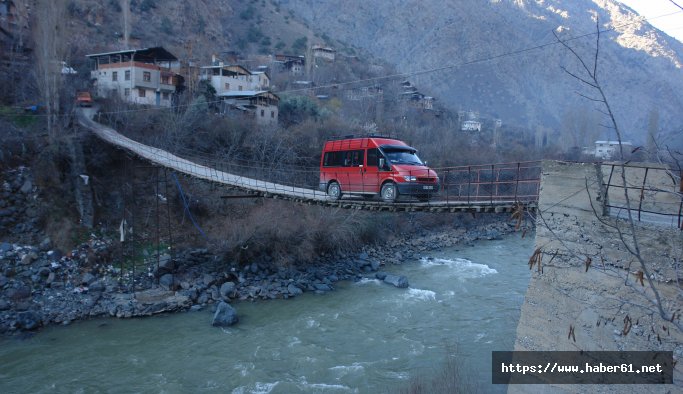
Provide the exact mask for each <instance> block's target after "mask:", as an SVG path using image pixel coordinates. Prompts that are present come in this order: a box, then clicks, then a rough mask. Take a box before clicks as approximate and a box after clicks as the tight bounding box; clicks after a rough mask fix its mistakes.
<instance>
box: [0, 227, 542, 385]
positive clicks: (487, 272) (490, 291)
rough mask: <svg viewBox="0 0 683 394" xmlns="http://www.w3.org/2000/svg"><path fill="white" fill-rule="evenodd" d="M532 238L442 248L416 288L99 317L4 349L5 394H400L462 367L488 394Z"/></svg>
mask: <svg viewBox="0 0 683 394" xmlns="http://www.w3.org/2000/svg"><path fill="white" fill-rule="evenodd" d="M532 245H533V240H532V238H531V237H529V238H526V239H520V235H519V234H513V235H511V236H509V237H507V238H506V239H504V240H498V241H480V242H478V243H476V244H475V245H474V246H472V247H467V246H463V247H460V248H457V249H456V248H449V249H443V250H440V251H436V252H428V253H426V254H425V257H423V258H421V259H419V260H416V261H411V262H406V263H405V264H403V265H400V266H388V267H383V269H385V270H386V271H387V272H391V273H395V274H402V275H406V276H407V277H408V278H409V280H410V287H409V288H408V289H398V288H395V287H393V286H390V285H387V284H384V283H380V282H379V281H377V280H374V279H364V280H362V281H360V282H356V283H350V282H343V283H338V284H337V286H336V290H335V291H333V292H331V293H326V294H323V295H317V294H308V293H307V294H304V295H302V296H300V297H296V298H294V299H289V300H273V301H263V302H253V303H252V302H242V303H234V304H233V306H235V308H236V309H237V311H238V314H239V317H240V322H239V324H237V325H236V326H233V327H230V328H224V329H221V328H215V327H212V326H211V324H210V322H211V317H212V314H211V312H210V310H209V309H206V310H203V311H199V312H188V313H180V314H174V315H163V316H155V317H150V318H144V319H131V320H118V319H97V320H92V321H84V322H78V323H74V324H71V325H70V326H65V327H51V328H47V329H44V330H43V331H41V332H39V333H37V334H36V335H35V336H33V337H31V338H28V339H17V338H10V339H7V338H5V339H2V340H0V392H2V393H15V392H16V393H29V392H30V393H48V392H49V393H54V392H68V393H91V392H111V393H119V392H120V393H128V392H150V393H196V392H218V393H226V392H227V393H300V392H301V393H382V392H386V393H393V392H396V391H397V390H400V389H405V388H407V387H409V386H410V384H411V382H414V379H421V380H422V381H424V382H429V381H430V380H431V379H432V378H433V377H435V376H437V375H438V374H439V373H441V372H442V371H443V370H444V365H445V364H446V363H447V360H452V362H451V364H453V363H454V364H455V365H456V366H457V368H458V370H459V371H460V374H462V375H464V376H465V378H466V379H467V380H468V381H470V383H473V384H474V385H476V386H479V388H480V389H481V391H483V392H504V391H505V390H506V387H505V386H499V385H491V351H493V350H512V348H513V344H514V339H515V331H516V328H517V322H518V320H519V314H520V308H521V305H522V302H523V300H524V294H525V292H526V288H527V285H528V282H529V277H530V273H529V268H528V266H527V265H526V262H527V260H528V258H529V256H530V254H531V253H532Z"/></svg>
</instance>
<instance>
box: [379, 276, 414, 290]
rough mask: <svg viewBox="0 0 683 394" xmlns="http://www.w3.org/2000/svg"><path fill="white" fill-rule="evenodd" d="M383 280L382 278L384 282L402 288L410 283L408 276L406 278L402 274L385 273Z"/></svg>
mask: <svg viewBox="0 0 683 394" xmlns="http://www.w3.org/2000/svg"><path fill="white" fill-rule="evenodd" d="M383 280H384V283H388V284H390V285H394V286H396V287H398V288H401V289H404V288H406V287H408V286H409V285H410V284H409V283H408V278H406V277H405V276H403V275H393V274H387V276H386V277H385V278H384V279H383Z"/></svg>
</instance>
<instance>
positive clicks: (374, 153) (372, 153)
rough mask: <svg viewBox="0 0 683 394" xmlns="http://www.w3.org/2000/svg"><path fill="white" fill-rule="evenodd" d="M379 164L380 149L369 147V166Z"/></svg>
mask: <svg viewBox="0 0 683 394" xmlns="http://www.w3.org/2000/svg"><path fill="white" fill-rule="evenodd" d="M378 166H379V149H377V148H375V149H368V167H378Z"/></svg>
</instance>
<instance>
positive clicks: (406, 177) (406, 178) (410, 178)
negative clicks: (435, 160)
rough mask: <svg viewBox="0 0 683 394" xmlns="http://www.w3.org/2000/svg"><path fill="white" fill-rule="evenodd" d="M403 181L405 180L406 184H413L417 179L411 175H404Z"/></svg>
mask: <svg viewBox="0 0 683 394" xmlns="http://www.w3.org/2000/svg"><path fill="white" fill-rule="evenodd" d="M403 179H405V180H406V182H415V181H416V180H417V178H416V177H414V176H412V175H404V176H403Z"/></svg>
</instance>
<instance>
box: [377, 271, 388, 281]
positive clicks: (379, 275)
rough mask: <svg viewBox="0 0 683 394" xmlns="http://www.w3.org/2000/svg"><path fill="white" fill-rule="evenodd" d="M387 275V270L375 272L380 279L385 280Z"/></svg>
mask: <svg viewBox="0 0 683 394" xmlns="http://www.w3.org/2000/svg"><path fill="white" fill-rule="evenodd" d="M386 277H387V273H386V272H378V273H376V274H375V278H377V279H379V280H384V278H386Z"/></svg>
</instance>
